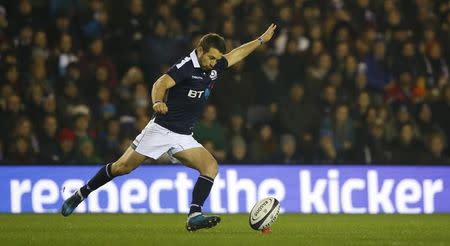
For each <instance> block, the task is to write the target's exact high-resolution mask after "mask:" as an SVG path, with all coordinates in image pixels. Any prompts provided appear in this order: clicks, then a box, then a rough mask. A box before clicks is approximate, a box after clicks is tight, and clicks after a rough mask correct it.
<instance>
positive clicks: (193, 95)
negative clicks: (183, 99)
mask: <svg viewBox="0 0 450 246" xmlns="http://www.w3.org/2000/svg"><path fill="white" fill-rule="evenodd" d="M203 92H205V91H194V90H189V92H188V97H191V98H202V95H203Z"/></svg>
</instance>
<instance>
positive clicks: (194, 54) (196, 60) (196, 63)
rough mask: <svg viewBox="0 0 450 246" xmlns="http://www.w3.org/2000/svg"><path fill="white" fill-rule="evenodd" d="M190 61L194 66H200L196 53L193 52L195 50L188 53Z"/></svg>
mask: <svg viewBox="0 0 450 246" xmlns="http://www.w3.org/2000/svg"><path fill="white" fill-rule="evenodd" d="M190 57H191V60H192V63H193V64H194V67H195V68H200V63H198V58H197V54H196V53H195V50H193V51H192V52H191V54H190Z"/></svg>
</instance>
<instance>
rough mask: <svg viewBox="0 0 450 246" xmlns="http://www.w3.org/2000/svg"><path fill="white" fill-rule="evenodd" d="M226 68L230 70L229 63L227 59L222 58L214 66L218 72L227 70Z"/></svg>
mask: <svg viewBox="0 0 450 246" xmlns="http://www.w3.org/2000/svg"><path fill="white" fill-rule="evenodd" d="M226 68H228V61H227V59H226V58H225V57H222V58H220V60H218V61H217V63H216V65H215V66H214V69H215V70H217V71H221V70H225V69H226Z"/></svg>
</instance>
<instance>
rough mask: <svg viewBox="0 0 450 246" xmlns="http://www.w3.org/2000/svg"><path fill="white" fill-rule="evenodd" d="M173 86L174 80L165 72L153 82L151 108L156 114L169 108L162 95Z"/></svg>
mask: <svg viewBox="0 0 450 246" xmlns="http://www.w3.org/2000/svg"><path fill="white" fill-rule="evenodd" d="M173 86H175V81H174V80H173V79H172V78H171V77H170V76H169V75H167V74H164V75H162V76H161V77H159V79H158V80H156V82H155V83H154V84H153V87H152V103H153V110H154V111H155V113H158V114H165V113H167V111H168V110H169V109H168V108H167V105H166V103H165V102H164V97H165V95H166V91H167V90H168V89H169V88H171V87H173Z"/></svg>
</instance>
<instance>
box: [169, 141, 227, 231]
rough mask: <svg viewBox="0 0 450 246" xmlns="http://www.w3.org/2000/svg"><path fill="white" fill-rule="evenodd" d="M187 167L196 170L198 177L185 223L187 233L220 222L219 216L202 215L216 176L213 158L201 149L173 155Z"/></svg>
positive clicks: (216, 169)
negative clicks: (198, 173)
mask: <svg viewBox="0 0 450 246" xmlns="http://www.w3.org/2000/svg"><path fill="white" fill-rule="evenodd" d="M174 157H175V158H177V159H178V160H180V161H181V162H182V163H183V164H185V165H186V166H188V167H191V168H194V169H197V170H198V171H199V172H200V176H199V177H198V179H197V182H196V183H195V186H194V190H193V191H192V203H191V207H190V210H189V215H188V218H187V222H186V229H187V230H188V231H196V230H198V229H202V228H211V227H214V226H216V225H217V224H218V223H219V222H220V217H219V216H206V215H204V214H203V213H202V206H203V204H204V202H205V200H206V198H207V197H208V195H209V193H210V191H211V188H212V186H213V183H214V178H215V177H216V175H217V171H218V165H217V161H216V160H215V159H214V157H213V156H212V155H211V154H210V153H209V152H208V151H207V150H206V149H204V148H203V147H198V148H192V149H187V150H183V151H181V152H178V153H176V154H175V155H174Z"/></svg>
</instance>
